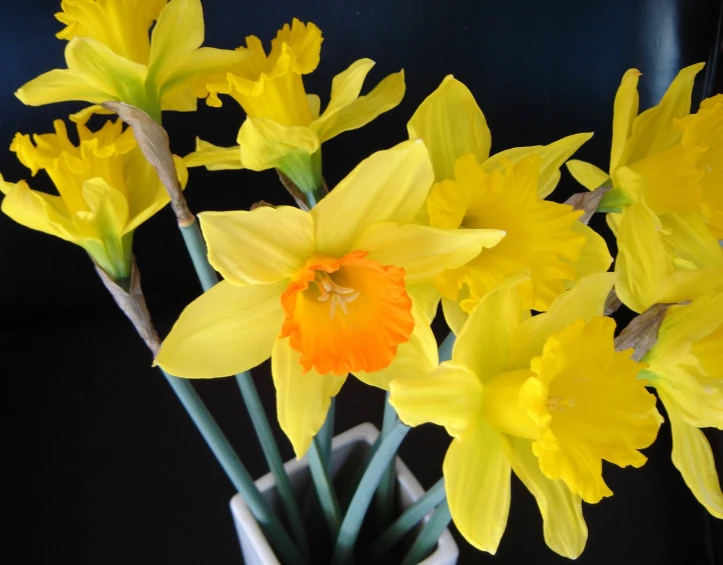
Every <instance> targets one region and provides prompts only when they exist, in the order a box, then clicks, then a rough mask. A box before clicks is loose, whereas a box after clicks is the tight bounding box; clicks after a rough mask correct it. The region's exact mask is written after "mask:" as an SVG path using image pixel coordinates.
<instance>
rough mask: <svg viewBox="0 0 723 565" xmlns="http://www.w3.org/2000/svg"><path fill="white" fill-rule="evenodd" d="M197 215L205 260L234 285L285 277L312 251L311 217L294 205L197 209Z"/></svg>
mask: <svg viewBox="0 0 723 565" xmlns="http://www.w3.org/2000/svg"><path fill="white" fill-rule="evenodd" d="M198 217H199V219H200V221H201V228H202V230H203V235H204V237H205V238H206V242H207V244H208V260H209V261H210V263H211V265H213V267H214V268H215V269H216V270H217V271H218V272H219V273H221V274H222V275H223V277H224V278H225V279H226V280H228V281H231V282H232V283H234V284H237V285H244V284H254V283H272V282H276V281H278V280H280V279H286V278H290V277H292V276H294V274H295V273H296V272H297V271H298V270H299V269H301V268H302V267H303V266H304V263H306V261H307V260H308V259H309V258H310V257H311V256H312V253H313V250H314V226H313V224H312V220H311V216H310V215H309V213H307V212H302V211H301V210H299V209H298V208H292V207H290V206H279V207H278V208H271V207H269V206H262V207H260V208H256V209H255V210H253V211H251V212H246V211H243V210H238V211H233V212H202V213H201V214H199V216H198Z"/></svg>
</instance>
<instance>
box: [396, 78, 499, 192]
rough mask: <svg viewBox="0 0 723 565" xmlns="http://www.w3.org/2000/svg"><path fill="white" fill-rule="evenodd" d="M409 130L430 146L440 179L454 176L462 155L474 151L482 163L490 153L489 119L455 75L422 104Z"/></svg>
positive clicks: (411, 137)
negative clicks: (486, 118) (456, 165)
mask: <svg viewBox="0 0 723 565" xmlns="http://www.w3.org/2000/svg"><path fill="white" fill-rule="evenodd" d="M407 130H408V131H409V138H410V139H422V140H423V141H424V143H425V145H426V146H427V148H428V149H429V156H430V159H431V160H432V165H433V166H434V178H435V179H436V180H437V181H441V180H443V179H453V178H454V165H455V163H456V162H457V159H459V158H460V157H462V156H463V155H468V154H470V153H471V154H473V155H474V156H475V158H476V160H477V162H478V163H481V162H483V161H484V160H485V159H487V157H489V154H490V146H491V145H492V136H491V134H490V130H489V127H487V120H485V117H484V114H483V113H482V110H480V108H479V106H478V105H477V102H476V101H475V99H474V96H472V93H471V92H470V91H469V89H468V88H467V87H466V86H465V85H464V84H462V83H461V82H460V81H458V80H457V79H455V78H454V77H453V76H452V75H447V76H446V77H445V78H444V80H443V81H442V84H440V85H439V87H438V88H437V90H435V91H434V92H432V94H430V95H429V96H427V98H426V99H425V100H424V102H422V103H421V104H420V105H419V108H417V110H416V112H414V115H413V116H412V119H411V120H409V123H408V124H407Z"/></svg>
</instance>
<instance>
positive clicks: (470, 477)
mask: <svg viewBox="0 0 723 565" xmlns="http://www.w3.org/2000/svg"><path fill="white" fill-rule="evenodd" d="M443 472H444V486H445V490H446V491H447V500H448V502H449V510H450V513H451V514H452V519H453V520H454V524H455V525H456V526H457V529H458V530H459V532H460V533H461V534H462V535H463V536H464V538H465V539H466V540H467V541H468V542H469V543H471V544H472V545H473V546H474V547H476V548H477V549H480V550H482V551H487V552H489V553H492V554H494V553H495V552H496V551H497V547H498V546H499V543H500V539H502V534H503V533H504V532H505V527H506V526H507V516H508V514H509V511H510V463H509V462H508V461H507V458H506V457H505V453H504V451H503V449H502V437H501V434H500V433H499V432H497V431H495V430H494V429H493V428H491V427H490V426H488V425H487V424H486V423H484V421H481V420H478V421H477V422H476V423H475V424H473V425H471V426H470V427H469V428H468V429H467V430H466V431H465V433H464V434H463V435H462V436H461V437H460V438H459V439H455V440H453V441H452V445H450V446H449V449H448V450H447V455H446V457H445V458H444V465H443Z"/></svg>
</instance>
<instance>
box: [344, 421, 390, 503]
mask: <svg viewBox="0 0 723 565" xmlns="http://www.w3.org/2000/svg"><path fill="white" fill-rule="evenodd" d="M381 442H382V438H381V435H379V436H377V439H376V440H374V443H373V444H371V446H370V447H369V451H367V453H366V455H365V456H364V459H362V462H361V463H360V464H359V466H358V467H357V469H356V471H355V472H354V475H353V476H352V478H351V480H350V481H349V484H348V485H347V486H346V488H345V489H344V493H343V494H342V497H341V500H340V504H341V507H342V508H343V509H344V511H346V510H347V509H348V508H349V504H351V499H352V498H353V497H354V494H355V493H356V489H357V487H358V486H359V483H360V482H361V480H362V477H363V476H364V473H365V472H366V470H367V468H368V467H369V463H370V462H371V460H372V458H373V457H374V454H375V453H376V452H377V450H378V449H379V444H381Z"/></svg>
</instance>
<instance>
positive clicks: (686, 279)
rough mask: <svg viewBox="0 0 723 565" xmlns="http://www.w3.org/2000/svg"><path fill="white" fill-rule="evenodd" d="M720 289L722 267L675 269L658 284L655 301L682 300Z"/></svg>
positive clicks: (722, 280) (722, 275) (722, 273)
mask: <svg viewBox="0 0 723 565" xmlns="http://www.w3.org/2000/svg"><path fill="white" fill-rule="evenodd" d="M721 289H723V267H719V268H714V269H690V270H682V271H676V272H675V273H673V274H672V275H670V276H669V277H668V278H667V279H665V280H664V281H663V283H662V284H661V285H660V287H659V289H658V291H659V292H658V294H657V295H656V298H655V303H657V304H666V303H667V304H672V303H675V302H684V301H685V300H692V299H695V298H699V297H701V296H705V295H706V294H711V293H713V292H717V291H720V290H721Z"/></svg>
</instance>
